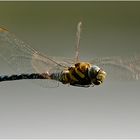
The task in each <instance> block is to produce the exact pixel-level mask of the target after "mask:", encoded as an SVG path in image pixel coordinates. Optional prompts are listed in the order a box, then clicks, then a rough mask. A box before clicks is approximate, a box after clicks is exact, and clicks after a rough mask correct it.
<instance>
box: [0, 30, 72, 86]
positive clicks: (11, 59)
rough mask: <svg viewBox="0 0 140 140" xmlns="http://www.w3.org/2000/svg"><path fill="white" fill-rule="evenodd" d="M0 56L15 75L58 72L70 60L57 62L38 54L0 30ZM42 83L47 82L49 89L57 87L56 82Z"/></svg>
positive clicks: (11, 35)
mask: <svg viewBox="0 0 140 140" xmlns="http://www.w3.org/2000/svg"><path fill="white" fill-rule="evenodd" d="M0 56H1V57H2V58H3V59H4V60H6V62H7V63H8V64H9V65H10V67H11V68H12V69H13V70H15V72H16V73H35V72H38V73H44V72H46V71H49V72H50V73H51V72H58V71H62V70H63V69H64V68H67V67H68V66H69V65H71V63H70V59H64V58H63V59H62V60H61V61H60V62H59V61H58V60H57V58H55V57H52V58H51V57H49V56H47V55H44V54H42V53H40V52H38V51H37V50H35V49H33V48H31V47H30V46H29V45H28V44H26V43H24V42H23V41H22V40H20V39H18V38H17V37H16V36H15V35H13V34H12V33H10V32H8V31H7V30H5V29H2V28H0ZM59 59H60V58H59ZM36 81H39V80H36ZM43 81H46V82H47V85H48V87H49V84H50V87H57V86H58V82H57V81H54V80H43ZM47 85H46V86H47Z"/></svg>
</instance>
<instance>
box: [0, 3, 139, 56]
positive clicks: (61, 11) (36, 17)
mask: <svg viewBox="0 0 140 140" xmlns="http://www.w3.org/2000/svg"><path fill="white" fill-rule="evenodd" d="M79 21H82V22H83V27H82V35H81V38H82V39H81V47H80V50H81V52H80V53H81V56H83V57H87V56H88V57H89V58H93V57H94V56H102V55H104V56H108V55H125V54H126V55H128V54H131V53H132V52H134V53H135V52H137V51H138V50H139V48H140V47H139V44H140V39H139V38H140V2H97V1H96V2H0V25H1V26H2V27H5V28H7V29H9V30H10V31H11V32H13V33H14V34H16V35H17V36H18V37H20V38H21V39H22V40H24V41H25V42H27V43H29V44H30V45H31V46H32V47H35V48H39V49H40V50H43V51H46V52H47V54H48V53H49V55H55V56H56V55H58V56H68V57H73V56H74V51H75V48H74V47H75V32H76V25H77V23H78V22H79Z"/></svg>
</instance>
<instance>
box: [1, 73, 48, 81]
mask: <svg viewBox="0 0 140 140" xmlns="http://www.w3.org/2000/svg"><path fill="white" fill-rule="evenodd" d="M22 79H48V78H47V77H46V76H45V74H39V73H32V74H19V75H3V76H0V82H3V81H13V80H22Z"/></svg>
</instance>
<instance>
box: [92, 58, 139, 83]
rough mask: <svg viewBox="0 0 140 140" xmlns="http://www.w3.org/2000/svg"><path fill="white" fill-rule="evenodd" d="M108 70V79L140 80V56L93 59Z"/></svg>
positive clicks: (96, 63) (93, 62)
mask: <svg viewBox="0 0 140 140" xmlns="http://www.w3.org/2000/svg"><path fill="white" fill-rule="evenodd" d="M91 63H92V64H93V65H98V66H99V67H100V68H102V69H103V70H105V71H106V72H107V79H112V80H139V79H140V56H139V55H137V56H131V57H105V58H96V59H94V60H92V61H91Z"/></svg>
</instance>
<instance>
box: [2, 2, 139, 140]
mask: <svg viewBox="0 0 140 140" xmlns="http://www.w3.org/2000/svg"><path fill="white" fill-rule="evenodd" d="M79 21H82V22H83V27H82V35H81V44H80V55H81V58H82V59H89V60H90V59H93V58H94V57H96V56H98V57H103V56H115V55H121V56H123V55H124V56H130V55H131V54H135V53H137V54H139V52H140V46H139V44H140V2H97V1H96V2H0V26H1V27H4V28H7V29H8V30H10V31H11V32H13V33H14V34H16V36H18V37H19V38H21V39H22V40H23V41H25V42H27V43H28V44H30V45H31V46H32V47H33V48H36V49H38V50H39V51H43V52H44V53H46V54H48V55H51V56H64V57H74V55H75V33H76V26H77V23H78V22H79ZM0 64H1V66H0V74H1V75H2V74H3V73H2V71H7V70H9V68H8V67H7V66H6V64H5V63H4V62H3V61H2V60H1V61H0ZM139 85H140V82H138V81H136V82H133V81H126V82H119V81H118V82H113V81H110V82H105V83H104V84H103V85H101V86H98V87H95V88H88V89H86V88H76V87H66V86H60V87H59V88H51V89H50V88H42V87H40V86H37V85H35V84H32V82H28V81H26V80H23V81H15V82H3V83H0V138H140V133H139V130H140V119H139V118H140V109H139V108H140V87H139Z"/></svg>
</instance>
